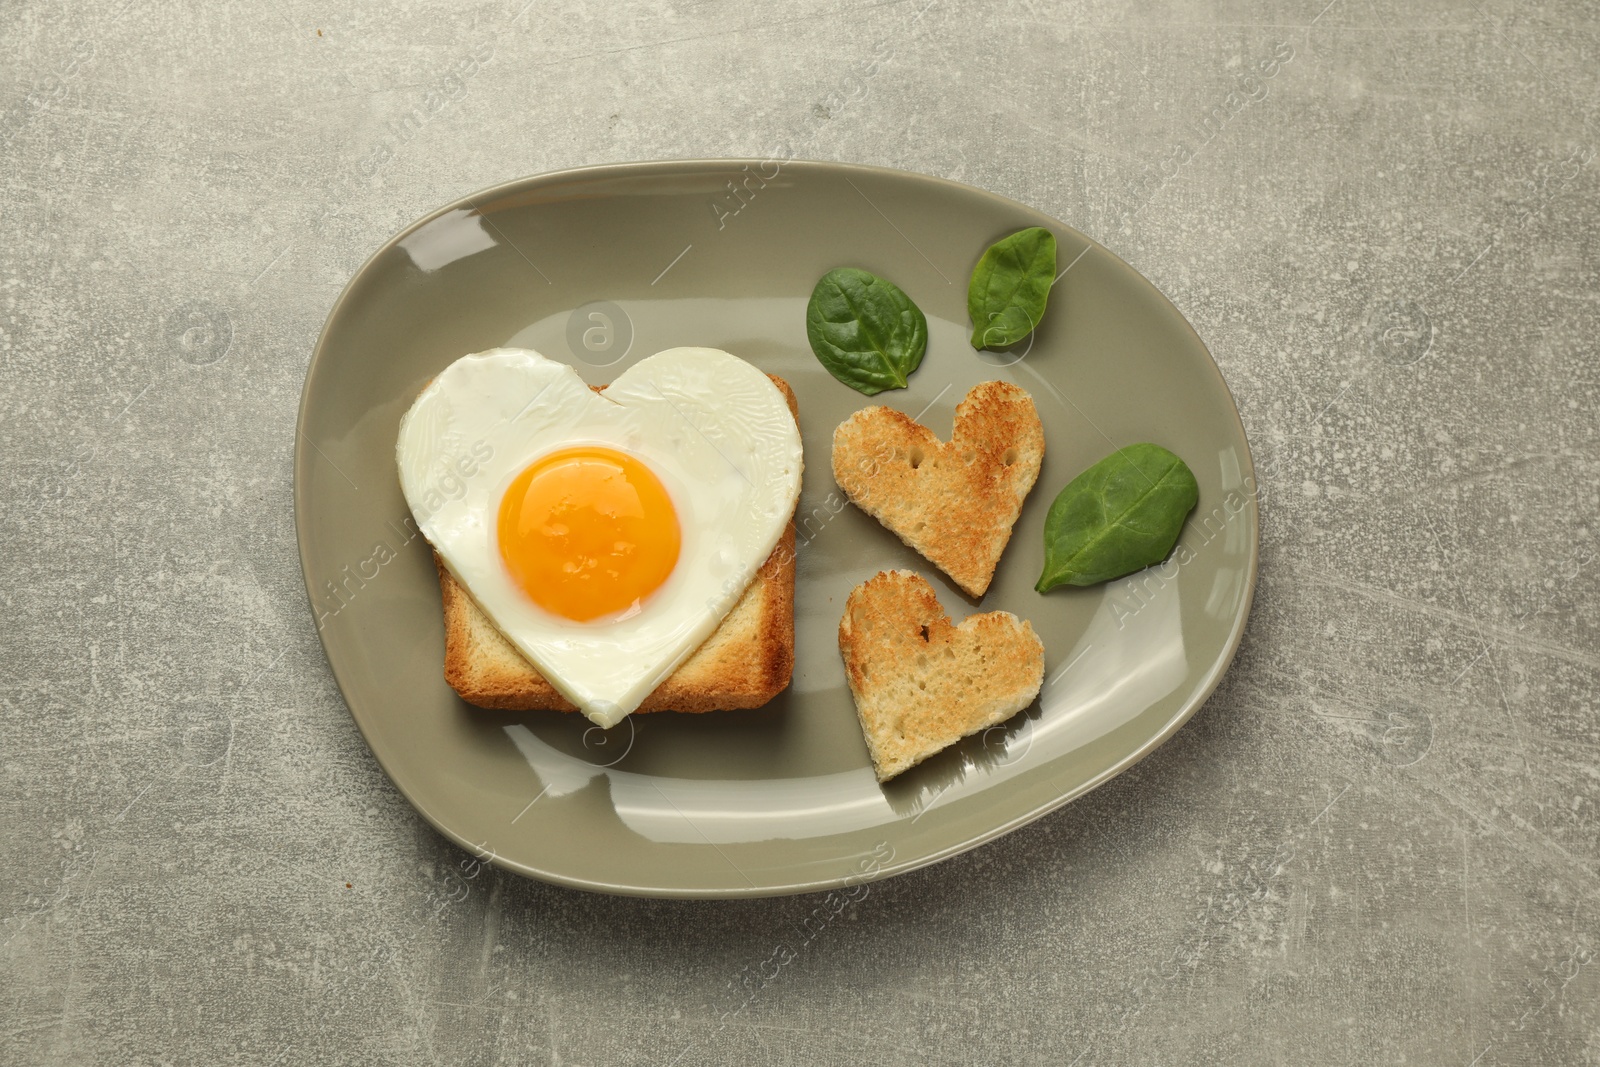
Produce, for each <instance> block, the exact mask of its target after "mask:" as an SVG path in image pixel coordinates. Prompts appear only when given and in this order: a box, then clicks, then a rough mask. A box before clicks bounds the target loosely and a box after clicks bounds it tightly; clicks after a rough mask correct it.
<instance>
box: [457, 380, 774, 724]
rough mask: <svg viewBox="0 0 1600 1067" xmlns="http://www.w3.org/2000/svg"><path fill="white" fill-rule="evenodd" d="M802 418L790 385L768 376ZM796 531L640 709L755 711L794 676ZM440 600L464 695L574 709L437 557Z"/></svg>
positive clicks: (489, 702)
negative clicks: (699, 643) (743, 709)
mask: <svg viewBox="0 0 1600 1067" xmlns="http://www.w3.org/2000/svg"><path fill="white" fill-rule="evenodd" d="M771 377H772V381H773V384H775V385H776V386H777V387H778V389H779V391H780V392H782V393H783V396H784V399H785V400H787V401H788V402H789V412H790V414H793V415H795V416H796V419H797V421H798V415H799V410H798V405H797V404H796V402H795V396H794V390H792V389H790V388H789V383H788V382H786V381H784V380H783V379H782V378H779V377H778V376H777V375H772V376H771ZM794 562H795V535H794V524H793V523H792V522H791V523H790V524H789V526H788V528H787V529H785V530H784V533H783V537H782V538H780V539H779V541H778V545H777V547H776V548H774V549H773V550H772V554H771V555H770V556H768V557H767V561H766V562H765V563H764V564H762V566H761V569H760V570H759V571H757V572H756V577H755V578H754V580H752V581H751V583H750V584H749V585H748V586H747V587H745V591H744V596H743V597H742V598H740V600H739V601H738V603H736V604H735V605H734V606H733V610H731V611H729V612H728V614H727V615H725V616H724V617H723V619H722V623H721V625H719V626H718V627H717V628H716V630H714V631H712V634H711V636H710V637H708V638H706V640H705V642H704V643H703V644H702V645H701V646H700V647H699V648H698V649H696V650H695V651H694V653H693V654H691V655H690V657H689V658H688V659H686V660H684V661H683V662H682V663H681V664H679V665H678V669H677V670H676V671H674V672H673V673H672V674H671V675H669V676H668V677H667V679H666V680H665V681H663V682H662V683H661V684H660V685H658V686H657V687H656V688H655V691H654V692H652V693H651V694H650V695H649V696H647V697H645V698H644V703H642V704H640V705H639V707H638V709H637V710H638V711H688V712H701V711H727V710H733V709H736V708H758V707H760V706H761V705H763V704H765V703H766V702H767V701H769V700H771V699H772V698H773V697H775V696H777V695H778V694H779V693H780V692H782V691H783V690H784V688H786V687H787V686H788V684H789V679H790V676H791V675H792V674H793V673H794ZM434 563H435V565H436V566H437V568H438V571H439V591H440V594H441V597H442V599H443V602H444V629H445V641H444V677H445V681H446V682H448V683H449V684H450V687H451V688H452V689H454V690H455V691H456V692H457V693H458V694H459V695H460V696H461V699H462V700H465V701H466V702H467V703H469V704H476V705H478V706H479V707H483V708H499V709H504V710H508V711H532V710H547V711H577V710H578V709H577V707H576V706H574V705H573V704H572V702H571V701H569V700H567V698H566V697H564V696H562V695H561V694H560V693H559V692H558V691H557V690H556V688H555V686H553V685H551V684H550V683H549V682H548V681H546V680H545V678H544V676H543V675H542V674H540V673H539V671H538V669H537V668H536V667H534V665H533V664H531V663H529V662H528V661H527V659H526V658H525V657H524V656H523V655H522V653H521V652H519V651H517V648H516V646H515V645H513V644H512V643H511V642H510V641H508V640H506V638H505V636H504V635H503V634H501V632H500V631H499V630H498V629H496V628H495V625H494V623H492V622H491V621H490V620H489V617H488V616H487V615H485V614H484V613H483V611H482V610H480V609H479V607H478V605H477V604H475V603H473V601H472V597H471V596H469V595H468V593H467V591H466V589H465V588H463V587H462V585H461V584H460V583H459V582H457V581H456V580H455V578H454V576H452V575H451V574H450V572H449V571H448V570H446V569H445V567H444V562H443V561H442V560H441V559H440V558H439V556H438V554H437V553H435V555H434Z"/></svg>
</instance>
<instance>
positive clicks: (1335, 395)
mask: <svg viewBox="0 0 1600 1067" xmlns="http://www.w3.org/2000/svg"><path fill="white" fill-rule="evenodd" d="M1597 17H1600V12H1597V9H1596V7H1595V5H1594V4H1593V3H1592V2H1587V0H1551V2H1549V3H1543V4H1523V3H1512V2H1510V0H1483V2H1481V3H1478V2H1471V0H1468V2H1460V3H1444V2H1439V0H1423V2H1419V3H1414V4H1393V3H1383V2H1371V0H1332V2H1331V3H1329V2H1327V0H1306V2H1302V0H1212V2H1202V0H1164V2H1158V3H1155V4H1122V5H1116V4H1110V3H1098V2H1092V0H1066V2H1061V3H1046V2H1041V0H1016V2H1009V3H995V4H976V3H964V4H962V3H951V2H943V0H931V2H930V0H906V2H901V3H895V2H889V3H860V4H855V5H844V4H835V3H827V2H815V0H800V2H799V3H795V4H789V5H783V6H779V5H763V4H754V3H747V4H735V3H724V2H718V0H708V2H685V3H681V4H678V5H676V6H675V7H674V8H672V9H670V10H669V9H664V8H661V7H659V6H657V5H652V4H646V3H632V2H625V3H622V4H598V3H593V4H581V3H570V2H569V3H557V2H544V0H533V2H531V3H526V2H525V0H511V2H507V3H500V2H490V0H478V2H469V3H461V4H455V3H444V2H441V0H419V2H415V3H410V4H406V5H402V6H395V5H385V4H377V3H369V2H362V3H351V4H343V5H326V6H317V5H310V4H305V3H300V2H295V0H291V2H290V3H288V4H285V5H265V4H243V3H229V4H187V5H178V6H173V5H160V4H155V3H149V2H144V0H131V2H130V0H111V2H105V3H94V4H81V5H69V4H65V3H60V2H34V0H14V2H12V3H9V4H7V5H5V6H4V7H3V8H0V45H3V51H4V54H5V55H6V57H7V59H8V62H6V63H5V64H4V71H3V73H0V182H3V186H0V355H3V359H4V368H5V370H4V374H3V375H0V412H3V420H0V455H3V456H4V460H3V465H0V470H3V472H4V482H5V507H4V512H3V520H0V521H3V524H4V525H3V529H4V535H5V544H6V547H7V549H8V553H9V559H10V566H9V568H8V580H7V582H6V586H5V592H4V598H5V599H4V604H5V611H4V615H5V625H4V628H3V634H4V637H3V644H0V649H3V652H4V655H3V659H0V671H3V675H0V678H3V682H0V700H3V704H4V716H3V718H0V831H3V832H0V858H3V862H4V871H5V875H4V877H3V879H0V919H3V926H0V946H3V947H0V1061H3V1062H4V1063H7V1064H19V1065H20V1064H91V1063H105V1064H140V1065H153V1064H190V1063H193V1064H207V1065H215V1064H313V1063H316V1064H320V1063H339V1064H405V1065H411V1064H433V1063H451V1064H523V1063H530V1062H539V1063H550V1064H613V1063H619V1064H620V1063H627V1064H661V1065H666V1064H672V1063H678V1064H745V1063H775V1064H776V1063H781V1064H806V1065H810V1064H823V1063H839V1064H867V1063H871V1064H931V1063H939V1064H945V1063H949V1064H957V1063H1014V1064H1022V1063H1030V1064H1031V1063H1039V1064H1052V1065H1058V1067H1065V1065H1069V1064H1075V1065H1082V1067H1087V1065H1090V1064H1191V1063H1193V1064H1198V1063H1218V1064H1267V1063H1292V1064H1306V1063H1317V1064H1352V1065H1368V1064H1379V1063H1408V1064H1416V1063H1426V1064H1460V1065H1463V1067H1467V1065H1473V1064H1475V1065H1478V1067H1490V1065H1500V1064H1541V1065H1542V1064H1581V1063H1589V1064H1594V1063H1600V959H1597V954H1600V810H1597V804H1600V624H1597V622H1596V616H1597V609H1600V548H1597V545H1596V536H1595V526H1596V521H1597V513H1600V496H1597V490H1596V485H1597V483H1600V443H1597V436H1596V434H1597V419H1596V406H1597V404H1600V368H1597V365H1596V363H1597V351H1596V337H1597V336H1600V300H1597V291H1600V286H1597V283H1600V209H1597V205H1600V198H1597V194H1600V166H1596V165H1595V157H1596V154H1597V151H1600V129H1597V126H1596V120H1597V119H1600V21H1597ZM869 67H870V70H869V69H868V68H869ZM780 143H786V144H788V145H790V146H792V149H793V152H794V154H795V155H797V156H800V157H811V158H818V159H840V160H852V161H858V162H864V163H874V164H882V165H887V166H894V167H901V168H906V169H910V170H916V171H923V172H926V173H930V174H935V175H941V176H944V177H949V178H954V179H957V180H960V181H964V182H968V183H971V184H973V185H977V186H980V187H983V188H986V189H990V190H993V191H995V192H999V193H1002V194H1005V195H1007V196H1010V197H1013V198H1016V199H1018V200H1021V201H1024V202H1026V203H1028V204H1031V205H1034V206H1036V207H1038V208H1040V209H1042V210H1044V211H1046V212H1048V213H1050V214H1052V215H1055V216H1056V217H1058V218H1061V219H1063V220H1066V221H1068V222H1070V223H1071V224H1073V225H1075V226H1077V227H1079V228H1081V229H1082V230H1083V231H1085V232H1086V233H1088V234H1090V235H1091V236H1093V237H1096V238H1098V239H1100V240H1101V241H1103V242H1104V243H1106V244H1107V245H1109V246H1110V247H1111V248H1113V249H1114V250H1116V251H1117V252H1119V253H1120V254H1121V255H1123V256H1124V257H1125V258H1127V259H1128V261H1129V262H1131V263H1132V264H1133V265H1134V266H1135V267H1137V268H1138V269H1139V270H1141V271H1143V272H1144V273H1145V274H1146V275H1147V276H1149V277H1150V278H1151V279H1152V280H1153V281H1154V282H1155V283H1156V284H1157V285H1158V286H1160V287H1161V288H1162V290H1164V291H1165V292H1166V293H1167V294H1168V295H1169V296H1170V297H1171V298H1172V300H1173V301H1174V302H1175V303H1176V304H1177V305H1178V307H1179V308H1180V309H1182V310H1183V312H1184V313H1185V314H1186V315H1187V316H1188V317H1189V319H1190V320H1191V321H1192V322H1193V323H1194V325H1195V327H1196V328H1197V329H1198V330H1199V332H1200V334H1201V335H1202V336H1203V337H1204V338H1205V340H1206V342H1207V343H1208V345H1209V346H1210V347H1211V349H1212V351H1213V353H1214V354H1215V356H1216V359H1217V361H1218V363H1219V364H1220V365H1221V367H1222V370H1223V373H1224V374H1225V375H1226V377H1227V379H1228V382H1229V384H1230V385H1231V386H1232V388H1233V390H1234V393H1235V395H1236V396H1237V398H1238V402H1239V406H1240V409H1241V411H1242V413H1243V417H1244V421H1245V425H1246V427H1247V429H1248V431H1249V433H1250V436H1251V440H1252V443H1253V446H1254V448H1255V451H1256V457H1257V461H1258V463H1259V466H1260V470H1261V473H1262V479H1261V480H1262V484H1263V485H1264V487H1265V492H1264V495H1263V498H1262V516H1263V527H1262V537H1263V543H1262V564H1261V576H1260V586H1259V590H1258V595H1257V600H1256V604H1255V609H1254V615H1253V618H1252V620H1251V625H1250V629H1249V632H1248V634H1247V635H1246V639H1245V644H1244V647H1243V649H1242V651H1241V653H1240V655H1239V658H1238V660H1237V662H1236V664H1235V666H1234V668H1233V670H1232V672H1231V673H1230V674H1229V676H1228V678H1227V680H1226V681H1225V682H1224V684H1223V687H1222V688H1221V690H1220V691H1219V692H1218V693H1217V694H1216V696H1215V697H1214V698H1213V699H1212V700H1211V701H1210V702H1209V704H1208V705H1207V706H1206V707H1205V708H1204V709H1203V710H1202V711H1201V712H1200V713H1199V714H1198V715H1197V716H1196V717H1195V719H1194V720H1193V721H1192V722H1191V723H1190V724H1189V725H1188V726H1186V727H1185V728H1184V729H1183V730H1182V731H1181V732H1180V733H1179V734H1178V735H1177V736H1176V737H1175V738H1174V739H1173V740H1172V741H1171V742H1170V743H1168V744H1167V745H1166V746H1165V747H1164V748H1162V749H1161V750H1160V751H1159V752H1157V753H1156V754H1155V755H1153V756H1152V757H1150V758H1149V759H1147V760H1145V761H1144V762H1143V763H1141V764H1139V765H1138V766H1137V767H1135V768H1134V769H1133V770H1131V771H1129V772H1128V773H1126V774H1124V775H1123V776H1122V777H1120V778H1118V779H1116V780H1115V781H1113V782H1112V783H1110V784H1109V785H1107V786H1105V787H1104V788H1102V789H1100V790H1099V791H1097V792H1095V793H1092V794H1090V795H1089V796H1087V797H1086V798H1084V799H1082V800H1080V801H1078V802H1076V803H1074V804H1072V805H1070V806H1068V807H1066V808H1065V809H1063V810H1061V811H1059V812H1057V813H1055V814H1053V815H1051V816H1048V817H1046V818H1044V819H1042V820H1041V821H1039V822H1037V823H1035V824H1033V825H1031V826H1029V827H1027V828H1025V829H1023V830H1020V831H1018V832H1016V833H1013V834H1011V835H1010V836H1008V837H1006V838H1003V839H1002V840H1000V841H998V842H996V843H994V844H991V845H988V846H986V847H983V848H981V849H978V850H977V851H974V852H971V853H969V854H967V855H964V856H961V857H959V858H957V859H954V860H952V861H950V862H947V863H944V864H941V865H939V866H936V867H933V868H930V869H927V870H924V871H921V872H918V873H915V874H911V875H907V876H904V877H901V878H897V879H892V880H889V881H886V882H881V883H877V884H874V885H873V886H872V887H871V890H870V892H868V893H867V894H866V895H865V896H864V898H863V899H861V900H860V901H858V902H857V903H855V904H853V905H851V907H850V908H849V909H848V910H847V911H846V912H845V913H844V914H843V915H841V916H840V917H839V918H838V919H837V920H835V921H833V922H831V923H829V924H828V925H827V927H826V929H824V930H823V931H822V933H821V934H820V935H819V936H816V937H814V938H811V939H810V940H808V941H806V942H805V944H804V950H803V951H800V952H798V953H797V956H796V958H795V959H794V960H793V961H792V962H790V963H789V964H788V965H787V966H785V967H784V968H782V970H781V974H780V975H779V977H778V978H777V979H776V980H772V981H765V980H760V979H757V980H751V975H752V974H754V973H757V972H759V971H760V970H761V968H762V963H763V961H766V960H768V959H769V958H770V957H771V954H772V953H773V951H774V947H775V946H777V945H779V944H785V943H788V942H789V941H791V940H794V939H795V931H796V930H798V929H800V928H801V924H802V923H803V922H804V921H805V919H806V918H807V916H808V915H809V914H810V913H811V910H812V908H813V907H814V906H815V903H816V902H815V901H814V900H808V899H806V898H779V899H769V900H757V901H747V902H733V903H704V902H666V901H641V900H628V899H613V898H607V897H600V896H591V895H585V894H581V893H576V892H569V891H565V890H560V889H556V888H553V887H549V886H546V885H542V884H537V883H532V882H527V881H523V880H520V879H518V878H515V877H512V876H509V875H505V874H501V873H497V872H496V871H494V870H491V869H487V868H483V869H479V868H475V867H470V866H464V865H463V861H464V860H465V858H466V857H465V856H464V854H463V853H461V852H460V851H458V850H457V849H455V848H454V847H453V846H450V845H449V844H447V843H446V842H445V841H444V840H443V839H441V838H440V837H439V836H438V835H437V834H436V833H435V832H434V831H433V830H431V829H430V828H429V827H428V826H427V825H426V824H425V823H424V822H423V821H422V820H421V819H420V818H419V817H418V816H417V815H416V814H415V813H414V812H413V811H412V809H411V808H410V807H409V806H408V805H407V803H406V802H405V801H404V799H403V798H402V797H400V796H399V795H398V793H397V792H396V791H395V790H394V789H393V787H391V786H390V785H389V783H388V781H387V780H386V779H385V777H384V776H383V774H382V772H381V771H380V770H379V768H378V766H377V764H376V763H375V762H374V760H373V759H372V758H371V756H370V755H369V754H368V752H367V750H366V748H365V746H364V745H363V743H362V741H361V738H360V736H359V735H358V734H357V732H356V729H355V727H354V725H353V723H352V721H351V719H350V716H349V714H348V713H347V711H346V710H345V707H344V705H343V703H342V702H341V699H340V697H339V694H338V692H337V690H336V689H335V687H334V685H333V682H332V679H331V676H330V674H329V669H328V665H327V662H326V660H325V659H324V658H323V654H322V651H321V648H320V646H319V644H318V642H317V637H316V631H315V629H314V627H313V624H312V617H311V613H310V610H309V608H308V605H307V601H306V596H305V592H304V588H303V586H302V584H301V579H300V573H299V566H298V561H297V556H296V551H295V542H294V533H293V523H292V516H291V506H290V488H291V487H290V456H291V452H292V448H293V445H294V437H295V431H294V420H295V411H296V403H297V400H298V397H299V392H300V386H301V381H302V378H303V375H304V373H305V368H306V364H307V361H308V359H309V356H310V353H311V349H312V345H313V342H314V340H315V338H316V335H317V331H318V329H319V328H320V326H321V324H322V321H323V318H324V316H325V315H326V314H327V311H328V309H329V307H330V305H331V303H332V301H333V300H334V297H335V296H336V295H337V293H338V292H339V289H340V287H341V286H342V284H343V283H344V281H345V280H346V279H347V278H348V277H349V276H350V274H351V272H352V271H353V270H354V268H355V267H356V266H357V265H358V264H359V263H360V262H361V261H362V259H363V258H364V257H365V256H366V255H367V254H368V253H369V252H371V251H372V250H373V249H374V248H375V247H377V246H378V245H379V244H380V243H381V242H382V241H383V240H384V239H385V238H387V237H388V236H389V235H390V234H392V233H393V232H394V231H395V230H397V229H398V228H399V227H401V226H402V225H404V224H405V223H407V222H409V221H410V220H412V219H413V218H416V217H417V216H419V215H421V214H423V213H424V212H426V211H428V210H430V209H432V208H433V207H435V206H437V205H439V204H442V203H445V202H447V201H450V200H452V199H454V198H456V197H458V196H461V195H463V194H465V193H468V192H471V191H473V190H476V189H479V188H481V187H484V186H487V185H490V184H492V183H495V182H498V181H501V180H504V179H508V178H512V177H516V176H518V175H522V174H528V173H535V172H539V171H545V170H551V169H556V168H561V167H569V166H575V165H581V164H588V163H599V162H610V161H620V160H631V159H651V158H662V157H685V156H763V155H765V154H766V153H768V151H769V150H770V149H772V148H773V146H774V145H777V144H780ZM752 990H754V991H755V993H754V994H753V995H752V992H751V991H752Z"/></svg>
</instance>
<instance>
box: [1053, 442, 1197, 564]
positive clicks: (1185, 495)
mask: <svg viewBox="0 0 1600 1067" xmlns="http://www.w3.org/2000/svg"><path fill="white" fill-rule="evenodd" d="M1199 497H1200V487H1199V486H1198V485H1197V484H1196V483H1195V480H1194V472H1193V471H1191V470H1190V469H1189V467H1188V465H1187V464H1186V463H1184V462H1183V460H1181V459H1179V458H1178V457H1177V456H1175V455H1173V454H1172V453H1171V452H1168V451H1167V450H1166V449H1164V448H1162V447H1161V446H1160V445H1149V444H1145V445H1129V446H1128V447H1127V448H1121V449H1118V450H1117V451H1115V452H1113V453H1111V455H1109V456H1107V457H1106V458H1105V459H1103V460H1101V461H1100V462H1099V463H1096V464H1095V465H1094V466H1092V467H1090V468H1089V469H1088V470H1086V471H1084V472H1083V473H1082V474H1080V475H1078V476H1077V477H1076V478H1074V479H1072V481H1070V482H1068V483H1067V487H1066V488H1065V489H1063V490H1061V493H1060V494H1059V495H1058V496H1057V497H1056V499H1055V502H1054V503H1053V504H1051V505H1050V511H1049V513H1048V514H1046V515H1045V517H1044V573H1043V574H1041V575H1040V576H1039V582H1038V584H1037V585H1035V586H1034V588H1035V589H1037V590H1038V591H1039V592H1041V593H1047V592H1049V591H1050V590H1052V589H1054V588H1055V587H1056V586H1058V585H1096V584H1098V583H1100V582H1108V581H1110V580H1111V579H1113V578H1121V577H1122V576H1123V575H1125V574H1132V573H1133V572H1134V571H1136V570H1139V569H1140V568H1141V567H1148V566H1149V565H1150V564H1152V563H1159V562H1160V561H1161V560H1164V559H1166V558H1167V554H1168V553H1169V552H1171V551H1172V546H1173V545H1174V544H1176V543H1177V541H1178V532H1179V531H1180V530H1182V529H1183V520H1184V519H1185V518H1186V517H1187V516H1188V514H1189V512H1190V511H1191V510H1193V508H1194V505H1195V502H1196V501H1197V500H1198V499H1199Z"/></svg>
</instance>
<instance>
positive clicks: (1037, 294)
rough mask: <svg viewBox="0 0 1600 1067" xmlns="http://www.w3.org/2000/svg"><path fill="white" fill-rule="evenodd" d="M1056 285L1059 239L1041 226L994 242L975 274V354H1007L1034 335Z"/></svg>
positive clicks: (971, 289)
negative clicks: (998, 351) (990, 350)
mask: <svg viewBox="0 0 1600 1067" xmlns="http://www.w3.org/2000/svg"><path fill="white" fill-rule="evenodd" d="M1055 282H1056V238H1055V234H1053V233H1051V232H1050V231H1049V230H1046V229H1044V228H1043V227H1040V226H1030V227H1028V228H1027V229H1026V230H1018V231H1017V232H1016V233H1014V234H1012V235H1011V236H1010V237H1006V238H1003V239H1002V240H999V241H996V242H995V243H994V244H992V245H990V246H989V250H988V251H987V252H985V253H984V254H983V258H982V259H980V260H978V265H977V266H976V267H973V268H972V281H971V283H969V284H968V286H967V314H968V315H970V316H971V317H972V347H973V348H1004V347H1006V346H1007V345H1014V344H1016V343H1017V342H1018V341H1020V340H1022V339H1023V338H1024V337H1026V336H1028V335H1029V334H1030V333H1032V332H1033V328H1034V327H1035V326H1037V325H1039V320H1040V319H1042V318H1044V305H1045V301H1046V300H1047V299H1049V296H1050V287H1051V286H1052V285H1054V284H1055Z"/></svg>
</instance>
